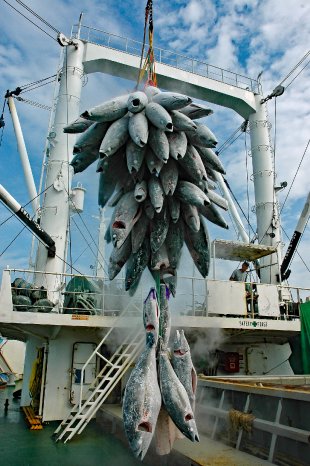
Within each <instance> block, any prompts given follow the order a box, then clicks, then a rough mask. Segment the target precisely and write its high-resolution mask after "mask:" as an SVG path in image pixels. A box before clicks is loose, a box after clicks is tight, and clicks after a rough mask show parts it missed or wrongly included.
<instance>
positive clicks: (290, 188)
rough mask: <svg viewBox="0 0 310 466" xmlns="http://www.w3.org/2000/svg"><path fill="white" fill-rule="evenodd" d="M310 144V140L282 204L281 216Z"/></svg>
mask: <svg viewBox="0 0 310 466" xmlns="http://www.w3.org/2000/svg"><path fill="white" fill-rule="evenodd" d="M309 144H310V139H309V140H308V142H307V144H306V148H305V150H304V153H303V155H302V157H301V160H300V162H299V165H298V167H297V170H296V173H295V175H294V178H293V180H292V183H291V186H290V187H289V190H288V192H287V195H286V197H285V199H284V202H283V204H282V207H281V210H280V214H281V212H282V210H283V208H284V206H285V203H286V201H287V199H288V196H289V194H290V192H291V190H292V187H293V184H294V182H295V179H296V176H297V174H298V172H299V169H300V166H301V164H302V162H303V159H304V157H305V155H306V152H307V150H308V147H309Z"/></svg>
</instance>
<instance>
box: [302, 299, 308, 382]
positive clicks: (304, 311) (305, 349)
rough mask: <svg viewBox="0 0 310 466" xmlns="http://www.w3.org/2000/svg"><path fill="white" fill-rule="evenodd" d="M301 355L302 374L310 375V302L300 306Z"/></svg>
mask: <svg viewBox="0 0 310 466" xmlns="http://www.w3.org/2000/svg"><path fill="white" fill-rule="evenodd" d="M300 322H301V353H302V364H303V370H304V374H310V302H307V303H302V304H301V305H300Z"/></svg>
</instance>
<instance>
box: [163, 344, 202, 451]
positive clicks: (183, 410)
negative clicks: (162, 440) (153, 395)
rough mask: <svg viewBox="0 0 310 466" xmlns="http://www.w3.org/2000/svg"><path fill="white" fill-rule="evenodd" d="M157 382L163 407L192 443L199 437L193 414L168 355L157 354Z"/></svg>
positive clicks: (164, 353) (164, 352)
mask: <svg viewBox="0 0 310 466" xmlns="http://www.w3.org/2000/svg"><path fill="white" fill-rule="evenodd" d="M159 380H160V390H161V395H162V399H163V402H164V406H165V408H166V410H167V412H168V414H169V416H170V417H171V419H172V420H173V422H174V423H175V425H176V426H177V427H178V429H179V430H180V431H181V432H182V434H184V435H185V436H186V437H187V438H188V439H189V440H191V441H192V442H195V441H198V442H199V436H198V431H197V427H196V422H195V419H194V413H193V410H192V408H191V404H190V401H189V398H188V395H187V393H186V390H185V388H184V387H183V385H182V383H181V382H180V380H179V379H178V377H177V375H176V373H175V372H174V370H173V368H172V366H171V363H170V360H169V357H168V354H167V352H166V351H164V350H163V349H161V350H160V352H159Z"/></svg>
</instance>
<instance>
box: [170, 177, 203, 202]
mask: <svg viewBox="0 0 310 466" xmlns="http://www.w3.org/2000/svg"><path fill="white" fill-rule="evenodd" d="M175 195H176V197H178V198H179V199H180V201H181V202H184V203H189V204H192V205H194V206H196V207H200V206H205V205H209V204H210V200H209V198H208V196H207V195H206V194H205V193H204V192H203V191H202V190H201V189H200V188H198V186H196V185H195V184H193V183H190V182H189V181H179V182H178V185H177V187H176V190H175Z"/></svg>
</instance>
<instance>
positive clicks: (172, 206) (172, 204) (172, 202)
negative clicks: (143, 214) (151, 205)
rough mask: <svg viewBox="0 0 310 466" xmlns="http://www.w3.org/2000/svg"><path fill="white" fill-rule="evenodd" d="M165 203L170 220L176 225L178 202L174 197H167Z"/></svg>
mask: <svg viewBox="0 0 310 466" xmlns="http://www.w3.org/2000/svg"><path fill="white" fill-rule="evenodd" d="M167 202H168V209H169V213H170V217H171V220H172V221H173V223H176V222H177V221H178V220H179V217H180V201H179V199H177V198H176V197H175V196H173V197H172V196H169V197H167Z"/></svg>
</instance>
